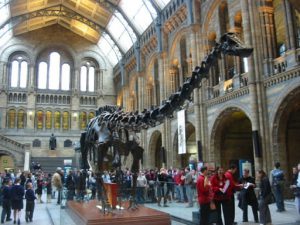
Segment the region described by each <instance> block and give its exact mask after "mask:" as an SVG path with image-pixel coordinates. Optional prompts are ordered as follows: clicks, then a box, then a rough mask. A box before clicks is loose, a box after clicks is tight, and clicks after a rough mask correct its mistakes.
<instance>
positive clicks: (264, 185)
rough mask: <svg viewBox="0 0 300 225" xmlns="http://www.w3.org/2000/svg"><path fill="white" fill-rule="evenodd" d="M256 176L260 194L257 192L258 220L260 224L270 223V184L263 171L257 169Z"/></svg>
mask: <svg viewBox="0 0 300 225" xmlns="http://www.w3.org/2000/svg"><path fill="white" fill-rule="evenodd" d="M257 178H258V179H259V181H260V186H259V188H260V194H259V206H258V207H259V222H260V224H262V225H266V224H268V223H271V222H272V220H271V213H270V209H269V204H270V202H271V198H272V190H271V184H270V181H269V179H268V176H267V175H266V173H265V171H263V170H259V171H258V172H257Z"/></svg>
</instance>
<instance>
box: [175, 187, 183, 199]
mask: <svg viewBox="0 0 300 225" xmlns="http://www.w3.org/2000/svg"><path fill="white" fill-rule="evenodd" d="M175 193H176V198H177V200H178V201H181V202H184V196H183V186H182V185H176V186H175Z"/></svg>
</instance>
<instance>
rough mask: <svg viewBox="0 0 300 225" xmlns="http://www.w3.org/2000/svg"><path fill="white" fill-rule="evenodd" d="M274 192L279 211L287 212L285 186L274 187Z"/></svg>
mask: <svg viewBox="0 0 300 225" xmlns="http://www.w3.org/2000/svg"><path fill="white" fill-rule="evenodd" d="M273 191H274V196H275V200H276V206H277V210H278V211H280V212H282V211H284V210H285V208H284V199H283V191H284V184H278V185H275V186H273Z"/></svg>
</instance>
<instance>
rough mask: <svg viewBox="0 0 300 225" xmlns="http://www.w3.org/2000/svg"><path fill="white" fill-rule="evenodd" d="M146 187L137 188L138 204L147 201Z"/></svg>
mask: <svg viewBox="0 0 300 225" xmlns="http://www.w3.org/2000/svg"><path fill="white" fill-rule="evenodd" d="M144 189H145V188H144V187H137V188H136V201H137V202H138V203H144V202H145V199H144Z"/></svg>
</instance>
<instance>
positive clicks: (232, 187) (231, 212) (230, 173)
mask: <svg viewBox="0 0 300 225" xmlns="http://www.w3.org/2000/svg"><path fill="white" fill-rule="evenodd" d="M236 171H237V167H236V165H235V164H231V165H230V167H229V170H227V171H226V173H225V177H226V178H227V179H228V180H229V187H228V190H227V192H228V196H229V205H228V217H229V220H230V224H236V223H235V222H234V218H235V203H234V193H235V191H236V190H237V189H239V187H240V185H239V184H237V182H236V181H235V178H234V174H235V173H236Z"/></svg>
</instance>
